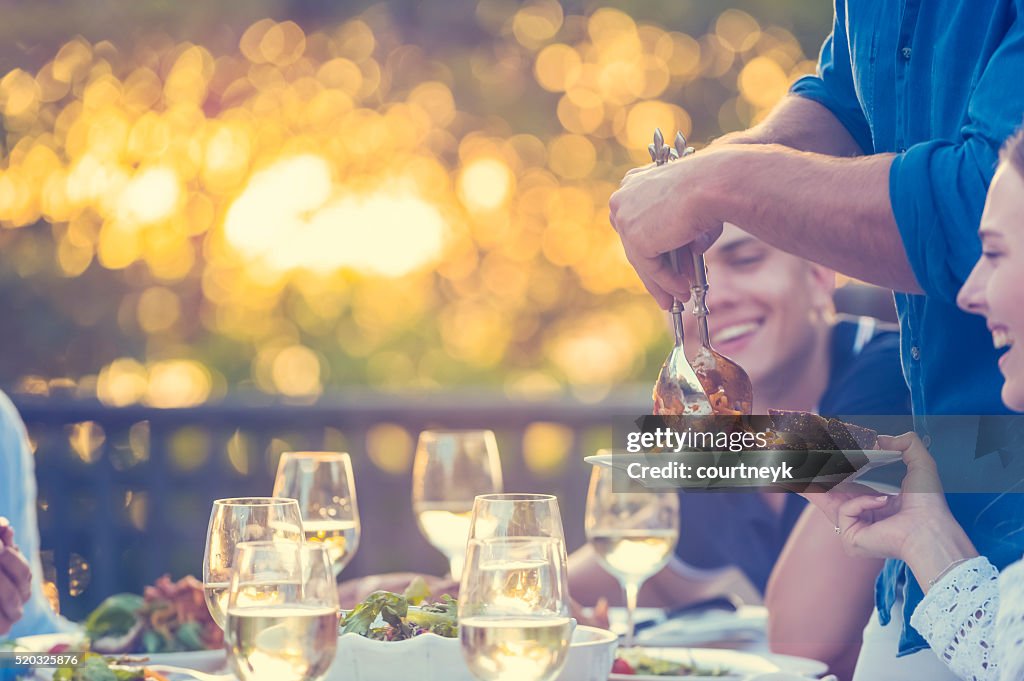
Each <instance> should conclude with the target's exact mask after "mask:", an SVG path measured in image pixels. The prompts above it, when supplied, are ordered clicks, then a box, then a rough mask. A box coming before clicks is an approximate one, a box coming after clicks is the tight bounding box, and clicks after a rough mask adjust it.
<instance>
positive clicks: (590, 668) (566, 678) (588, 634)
mask: <svg viewBox="0 0 1024 681" xmlns="http://www.w3.org/2000/svg"><path fill="white" fill-rule="evenodd" d="M617 644H618V637H617V636H616V635H615V634H613V633H612V632H610V631H606V630H604V629H598V628H596V627H586V626H582V625H577V626H576V628H575V631H574V632H573V637H572V643H571V644H570V646H569V654H568V656H567V658H566V663H565V667H564V668H563V670H562V673H561V674H560V675H559V676H558V677H557V678H558V681H605V680H606V679H607V678H608V672H609V671H610V670H611V668H612V663H613V662H614V660H615V648H616V645H617ZM402 678H416V679H417V681H474V678H473V676H472V675H471V674H470V673H469V669H468V668H467V667H466V663H465V662H464V661H463V659H462V647H461V644H460V642H459V639H457V638H445V637H443V636H438V635H437V634H432V633H426V634H421V635H419V636H415V637H413V638H410V639H406V640H402V641H377V640H373V639H369V638H366V637H364V636H360V635H358V634H343V635H341V636H340V637H339V638H338V653H337V655H336V656H335V658H334V664H333V665H332V666H331V668H330V670H329V671H328V672H327V676H326V677H325V681H394V679H402Z"/></svg>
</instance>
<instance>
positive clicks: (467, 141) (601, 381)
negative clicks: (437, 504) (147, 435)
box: [0, 0, 814, 471]
mask: <svg viewBox="0 0 1024 681" xmlns="http://www.w3.org/2000/svg"><path fill="white" fill-rule="evenodd" d="M723 9H724V11H719V10H709V11H707V12H706V13H705V14H703V16H704V20H703V23H702V24H701V25H700V28H701V32H699V33H692V34H691V31H692V29H693V26H694V24H688V23H687V22H684V21H678V22H673V24H672V25H668V22H666V23H665V25H659V24H657V23H654V22H652V21H649V20H642V19H635V18H633V17H631V16H630V15H629V13H627V12H625V11H622V10H621V9H615V8H610V7H594V8H588V9H587V10H585V11H583V10H579V9H577V8H576V7H575V6H567V5H566V4H565V3H561V2H557V1H556V0H531V1H530V2H526V3H505V2H501V1H500V0H479V1H478V2H477V3H476V10H475V12H474V14H473V16H472V17H470V20H471V21H475V22H476V24H477V26H478V27H479V29H480V30H481V31H484V32H485V33H486V34H487V35H485V36H484V37H485V39H484V40H482V41H481V42H480V43H479V45H472V46H466V45H445V46H444V47H443V48H440V47H438V46H436V45H431V44H429V43H428V42H423V43H422V44H408V43H407V42H404V41H403V38H404V36H403V33H402V31H401V30H400V26H397V25H396V24H394V23H393V20H392V19H390V18H389V17H388V16H387V14H386V13H384V12H376V11H368V12H367V13H365V14H362V15H359V16H358V17H353V18H351V19H349V20H346V21H342V22H340V23H337V24H333V25H323V26H321V27H314V26H311V25H305V24H303V23H302V22H296V21H289V20H285V21H281V20H278V19H271V18H263V19H260V20H258V21H255V22H254V23H252V24H251V25H250V26H248V27H245V28H244V29H242V30H240V31H239V34H238V35H237V42H236V43H233V44H232V45H230V46H228V47H226V48H225V47H224V46H223V45H222V46H221V47H218V48H215V47H213V46H212V43H211V45H206V44H202V43H201V42H186V41H178V42H176V41H175V40H174V39H172V38H170V37H168V36H166V35H140V36H139V37H138V38H137V39H135V38H132V39H128V38H125V39H123V40H122V39H118V40H111V41H104V42H96V43H93V42H90V41H89V40H86V39H85V38H74V39H71V40H68V41H67V42H66V43H65V44H63V45H60V46H59V47H55V48H53V49H52V51H51V52H50V53H49V54H45V53H44V52H43V51H40V54H39V60H38V62H37V66H36V67H29V66H23V67H22V68H10V69H8V70H7V71H6V72H5V73H2V74H0V116H2V121H0V122H2V125H3V130H4V131H5V133H6V139H5V140H4V141H5V145H4V146H3V149H4V159H3V162H2V163H0V239H2V240H3V245H4V247H5V252H6V254H7V255H8V257H9V260H10V262H11V271H12V272H13V273H15V275H16V276H19V277H24V278H29V277H45V276H48V273H52V275H51V278H53V279H56V280H60V281H64V283H65V286H64V287H63V288H61V289H59V290H60V291H61V292H64V291H68V290H71V294H72V298H70V299H69V300H68V301H64V300H59V301H56V302H55V303H54V305H53V307H54V309H55V310H58V311H59V312H58V314H64V316H65V317H66V318H67V320H68V322H69V323H71V324H74V325H80V326H81V327H83V328H94V327H95V325H97V324H99V323H100V322H99V320H102V319H116V322H115V327H116V328H117V329H118V330H119V332H121V333H124V334H126V335H129V336H132V335H133V334H134V337H133V338H136V339H138V340H139V341H140V342H138V343H137V344H136V346H135V347H137V348H138V350H137V351H136V352H137V354H138V356H135V357H128V356H124V355H129V354H132V353H131V351H128V350H124V349H117V350H112V349H111V350H105V352H109V353H110V354H107V355H103V356H97V357H95V358H93V359H91V360H89V361H91V362H94V364H90V365H89V366H85V367H82V368H81V370H80V372H79V373H80V375H78V376H72V378H73V379H74V380H75V386H76V387H75V390H76V391H77V392H78V393H81V394H89V391H92V390H95V393H96V396H97V397H98V398H99V399H100V400H101V401H102V402H103V403H104V404H108V405H111V406H126V405H131V404H138V403H144V404H152V405H155V406H164V407H175V406H189V405H193V404H199V403H201V402H203V401H209V400H213V399H218V398H219V396H220V395H223V394H224V392H225V391H226V390H227V389H229V388H233V387H236V386H239V385H244V386H246V387H248V386H253V387H254V388H255V389H257V390H260V391H263V392H266V393H268V394H273V395H281V396H285V397H287V398H289V399H291V400H294V401H300V402H302V401H306V402H308V401H312V400H315V399H316V398H317V397H318V396H320V395H322V394H324V393H326V392H328V391H330V390H332V389H338V388H343V387H348V386H350V385H352V384H355V383H362V384H364V385H368V386H373V387H376V388H381V389H386V390H400V389H403V388H405V387H408V386H415V387H418V388H419V387H427V388H434V387H438V386H451V385H454V384H459V383H474V382H485V383H489V384H492V385H499V386H503V388H504V389H505V390H506V391H507V392H508V393H509V394H516V395H541V394H543V395H550V394H554V393H555V392H557V391H558V390H559V389H565V388H568V389H569V390H570V391H573V393H574V394H576V395H578V396H584V397H586V398H587V399H593V398H595V396H599V395H600V394H602V393H604V394H606V393H607V391H608V390H610V389H611V386H613V385H614V384H616V383H618V382H621V381H627V380H631V379H636V378H638V377H641V375H643V376H646V375H647V374H649V372H650V371H651V370H654V369H656V367H653V368H652V366H651V365H650V364H649V362H650V361H651V360H650V358H651V357H655V356H660V355H662V353H661V352H660V350H659V351H658V352H652V348H654V347H655V346H659V347H660V345H661V344H663V343H664V342H665V330H664V326H663V325H662V324H660V322H659V321H658V319H657V316H658V315H657V309H656V308H652V307H651V305H650V302H649V300H648V299H647V298H646V297H645V294H644V293H643V287H642V285H641V284H640V282H639V281H638V280H637V278H636V276H635V274H634V273H633V271H632V269H631V268H630V266H629V264H628V262H627V261H626V259H625V257H624V255H623V253H622V249H621V246H620V244H619V241H618V238H617V236H616V235H615V232H614V230H612V228H611V225H610V224H609V222H608V211H607V201H608V198H609V196H610V195H611V193H612V192H613V191H614V190H615V189H616V187H617V186H618V183H619V181H620V179H621V177H622V175H623V174H624V173H625V172H626V171H627V170H629V169H630V168H631V167H633V166H636V165H640V164H645V163H646V162H647V160H648V156H647V145H648V143H649V142H650V140H651V134H652V132H653V130H654V128H656V127H660V128H661V129H662V130H663V131H664V132H665V133H666V135H667V136H671V135H672V133H673V132H674V131H675V130H677V129H678V130H681V131H682V132H684V133H685V134H686V135H687V136H692V137H695V138H696V139H695V145H696V146H698V147H699V146H700V145H701V144H702V143H704V142H706V141H707V140H709V139H711V138H713V137H715V136H717V135H718V134H720V133H721V132H727V131H729V130H732V129H736V128H738V127H741V126H744V125H749V124H750V123H751V122H753V121H756V120H760V118H761V117H763V116H764V115H765V114H766V112H767V111H768V110H769V108H770V107H771V106H772V105H774V103H775V102H777V101H778V99H779V98H780V97H782V96H784V95H785V92H786V90H787V88H788V86H789V84H790V83H791V82H792V81H793V79H795V78H797V77H799V76H800V75H801V74H802V73H806V72H808V71H810V70H812V69H813V67H814V62H813V60H812V59H809V57H808V55H807V54H805V53H804V50H803V48H802V46H801V44H800V42H799V41H798V40H797V39H796V38H795V37H794V35H793V33H792V32H791V31H790V30H789V29H786V28H783V27H780V26H775V25H772V23H771V21H765V20H763V18H762V17H761V16H760V15H759V16H758V17H755V16H753V15H752V14H751V13H749V12H750V11H752V10H749V11H746V12H745V11H741V10H739V9H735V8H728V7H726V8H723ZM681 15H682V14H681ZM300 24H301V25H300ZM225 30H227V29H225ZM40 50H42V48H40ZM79 278H81V280H82V282H83V283H86V282H93V281H95V280H102V281H106V282H116V283H117V291H118V292H119V293H118V295H111V296H110V301H107V302H106V303H102V302H97V297H96V288H95V287H93V286H82V287H80V288H81V291H77V290H75V289H77V288H79V287H73V286H72V287H69V286H67V285H66V284H67V281H66V280H67V279H79ZM103 278H105V279H103ZM40 281H42V279H40ZM104 285H106V284H104ZM53 291H55V292H56V291H58V289H57V288H56V287H54V288H53ZM53 295H54V296H56V297H58V298H59V297H60V295H63V293H60V294H58V293H53ZM75 296H77V297H75ZM104 305H106V307H104ZM597 309H600V310H606V311H607V310H612V309H614V310H615V311H616V314H610V313H602V314H598V313H595V312H587V311H588V310H597ZM619 315H621V319H617V316H619ZM570 319H571V322H570V321H568V320H570ZM622 319H628V320H630V321H629V323H628V324H626V323H624V322H623V321H622ZM117 347H118V348H120V347H121V346H117ZM224 347H233V348H237V349H238V353H239V354H240V355H241V356H243V357H244V359H242V360H241V361H239V360H238V359H237V357H231V358H230V361H229V360H226V359H225V353H224V350H223V348H224ZM183 348H187V351H186V350H184V349H183ZM227 354H230V353H227ZM119 355H120V356H119ZM584 366H587V367H589V369H588V370H586V371H584V370H583V369H581V367H584ZM645 372H646V373H645ZM36 373H37V374H38V370H36ZM23 378H24V377H23ZM39 378H41V380H43V381H44V383H43V384H42V385H46V386H48V385H49V384H48V383H47V381H48V380H49V379H50V378H53V377H39ZM14 382H15V383H17V382H18V381H14ZM20 383H21V384H22V385H25V386H29V387H30V386H33V385H39V384H38V382H37V381H35V380H32V381H29V380H23V381H20ZM382 432H383V433H384V434H383V435H381V436H380V437H381V438H383V439H382V441H383V440H389V439H390V440H389V441H391V440H393V441H394V442H398V441H399V440H401V438H402V436H401V435H398V434H396V433H397V431H395V432H392V431H382ZM538 432H542V431H538ZM542 434H543V433H542ZM538 437H540V435H538ZM544 438H547V439H548V440H551V438H550V437H549V436H548V435H544ZM544 438H541V439H544ZM556 439H557V438H556ZM551 441H554V440H551ZM240 447H241V445H237V446H236V447H235V450H237V451H235V454H234V459H232V465H233V466H234V467H235V468H236V469H239V470H240V469H241V468H244V467H245V465H248V464H246V463H245V462H244V461H243V459H244V458H245V457H244V456H243V455H242V454H240V453H239V452H240V451H241V449H240ZM541 449H549V448H548V447H547V445H545V447H543V448H538V451H540V450H541ZM556 449H557V448H556ZM378 457H379V458H380V460H379V461H378V462H377V463H378V465H381V466H382V467H384V468H385V469H387V470H393V471H398V470H400V469H402V467H403V466H405V465H406V462H405V459H404V458H402V456H399V457H397V458H394V459H390V458H388V457H386V456H384V455H383V454H378ZM541 458H542V459H544V460H545V461H546V460H547V459H546V458H545V457H541ZM552 460H554V459H552ZM539 465H540V464H539ZM542 467H543V466H542Z"/></svg>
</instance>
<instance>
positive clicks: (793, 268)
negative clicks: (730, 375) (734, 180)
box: [683, 225, 835, 391]
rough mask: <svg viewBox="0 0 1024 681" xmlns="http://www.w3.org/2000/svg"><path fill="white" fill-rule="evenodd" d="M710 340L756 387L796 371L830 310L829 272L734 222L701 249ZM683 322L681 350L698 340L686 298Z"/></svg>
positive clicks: (831, 278)
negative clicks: (704, 268) (705, 277)
mask: <svg viewBox="0 0 1024 681" xmlns="http://www.w3.org/2000/svg"><path fill="white" fill-rule="evenodd" d="M704 259H705V262H706V263H707V268H708V284H709V286H710V293H709V295H708V307H709V308H710V309H711V316H710V317H708V328H709V330H710V333H711V345H712V347H714V348H715V350H717V351H718V352H720V353H722V354H723V355H725V356H727V357H729V358H731V359H733V360H735V361H736V362H737V363H739V365H740V366H742V367H743V368H744V369H745V370H746V371H747V374H748V375H749V376H750V379H751V381H753V383H754V386H755V391H756V387H757V384H758V383H759V382H761V381H764V380H766V379H769V380H770V379H772V378H779V379H783V380H784V379H785V378H786V377H787V376H789V375H791V374H792V372H794V371H801V370H802V360H803V359H804V358H806V357H808V356H809V353H810V351H811V349H812V347H813V345H814V343H815V341H816V339H817V338H819V337H820V336H819V333H820V330H821V328H822V326H823V325H824V324H826V323H827V319H826V316H827V312H828V311H830V310H831V305H832V293H833V288H834V281H835V275H834V274H833V272H832V271H831V270H828V269H826V268H824V267H820V266H818V265H813V264H811V263H808V262H807V261H805V260H801V259H800V258H797V257H795V256H792V255H789V254H788V253H784V252H782V251H780V250H778V249H776V248H773V247H771V246H769V245H768V244H766V243H764V242H763V241H760V240H758V239H756V238H754V237H752V236H750V235H749V234H747V233H746V232H743V231H742V230H740V229H739V228H738V227H736V226H734V225H726V226H725V230H724V231H723V233H722V236H721V238H719V239H718V241H716V242H715V244H714V245H713V246H712V247H711V248H710V249H709V250H708V251H707V253H705V255H704ZM686 308H687V309H686V312H685V313H684V315H683V324H684V329H685V334H686V348H687V354H690V353H692V352H693V351H694V350H695V349H696V347H697V343H698V341H699V339H698V336H697V322H696V319H695V318H694V317H693V314H692V313H691V311H692V305H691V304H689V303H688V304H687V305H686Z"/></svg>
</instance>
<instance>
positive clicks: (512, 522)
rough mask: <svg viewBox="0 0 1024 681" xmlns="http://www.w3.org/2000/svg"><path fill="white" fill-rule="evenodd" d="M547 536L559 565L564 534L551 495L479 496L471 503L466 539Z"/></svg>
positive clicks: (563, 561) (560, 519)
mask: <svg viewBox="0 0 1024 681" xmlns="http://www.w3.org/2000/svg"><path fill="white" fill-rule="evenodd" d="M491 537H547V538H550V539H554V540H556V541H557V542H558V544H559V547H558V548H559V555H560V557H561V559H562V563H563V565H568V560H567V559H566V554H565V531H564V530H563V528H562V514H561V512H560V511H559V510H558V497H555V496H554V495H551V494H481V495H479V496H477V498H476V499H475V500H474V501H473V516H472V519H471V520H470V525H469V538H470V539H489V538H491Z"/></svg>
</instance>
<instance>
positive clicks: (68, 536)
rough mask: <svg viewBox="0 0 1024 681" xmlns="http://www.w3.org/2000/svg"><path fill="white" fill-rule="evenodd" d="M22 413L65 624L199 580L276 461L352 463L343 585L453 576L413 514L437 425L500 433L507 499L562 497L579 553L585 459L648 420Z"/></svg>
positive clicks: (469, 406)
mask: <svg viewBox="0 0 1024 681" xmlns="http://www.w3.org/2000/svg"><path fill="white" fill-rule="evenodd" d="M16 404H17V407H18V409H19V411H20V412H21V414H22V417H23V418H24V420H25V422H26V424H27V425H28V429H29V434H30V438H31V440H32V443H33V446H34V448H35V457H36V476H37V479H38V485H39V500H38V503H39V526H40V533H41V545H42V548H43V549H44V550H51V551H53V559H54V564H55V566H56V568H57V570H56V573H57V585H58V587H59V590H60V594H61V605H62V610H63V611H64V612H65V613H66V614H68V615H69V616H72V617H81V616H83V615H84V614H86V613H87V612H88V611H89V610H90V609H91V608H92V607H94V606H95V605H96V604H97V603H98V602H99V601H100V600H102V599H103V598H104V597H106V596H107V595H109V594H111V593H114V592H118V591H134V592H139V591H140V590H141V588H142V587H143V586H145V585H146V584H148V583H151V582H152V581H153V580H154V579H156V578H157V577H159V576H160V575H162V574H164V573H170V574H171V575H172V576H174V577H179V576H182V575H185V574H194V575H197V576H200V574H201V570H202V552H203V546H204V542H205V534H206V528H207V522H208V520H209V512H210V507H211V504H212V502H213V500H214V499H217V498H220V497H232V496H245V495H266V494H269V493H270V491H271V488H272V486H273V475H274V471H275V470H276V465H277V459H278V456H279V455H280V453H281V452H283V451H290V450H302V449H327V450H335V451H348V452H349V453H350V454H351V455H352V457H353V466H354V469H355V476H356V484H357V494H358V497H359V507H360V515H361V519H362V532H363V534H362V540H361V542H360V547H359V550H358V553H357V554H356V556H355V558H354V560H353V561H352V563H350V564H349V566H348V567H347V568H346V572H345V576H346V577H354V576H358V575H363V574H371V573H375V572H382V571H392V570H422V571H427V572H431V573H434V574H442V573H444V572H445V570H446V567H447V562H446V561H445V560H444V558H443V557H442V556H441V554H440V553H438V552H437V551H436V550H434V549H433V548H432V547H431V546H430V545H429V544H428V543H427V542H426V540H425V539H423V537H422V536H420V534H419V531H418V529H417V526H416V523H415V520H414V518H413V515H412V507H411V500H410V489H411V488H410V482H411V478H410V469H411V463H412V455H413V450H414V447H415V440H416V436H417V434H418V433H419V431H420V430H422V429H424V428H429V427H450V428H491V429H493V430H494V431H495V432H496V434H497V437H498V444H499V448H500V451H501V460H502V467H503V472H504V477H505V488H506V491H535V492H547V493H552V494H557V495H558V497H559V499H560V503H561V505H562V510H563V521H564V524H565V532H566V540H567V544H568V546H569V548H570V550H571V549H572V548H574V547H576V546H578V545H580V544H581V543H582V542H583V506H584V502H585V498H586V488H587V482H588V478H589V474H590V470H589V466H588V465H587V464H585V463H584V462H583V461H582V458H583V457H584V456H586V455H587V454H591V453H593V452H594V451H595V450H596V449H598V448H600V447H603V446H608V444H609V443H610V442H611V431H610V427H609V425H608V424H610V423H611V421H612V417H613V416H616V415H624V414H640V413H643V412H645V411H646V410H647V409H648V408H649V405H648V402H647V400H645V399H643V398H642V396H641V397H640V398H638V399H620V400H618V401H604V402H601V403H599V404H582V403H578V402H571V401H568V400H565V401H544V402H510V401H508V400H504V399H500V398H498V397H496V396H495V395H493V394H491V395H482V396H477V395H461V396H451V395H449V396H438V397H431V398H423V399H416V398H407V397H384V396H367V397H358V398H351V399H344V400H337V401H332V402H326V403H321V404H317V405H315V406H289V405H264V406H246V405H241V404H231V403H228V404H219V405H211V406H203V407H197V408H189V409H153V408H146V407H124V408H112V407H106V406H103V405H101V404H99V403H97V402H87V401H76V400H65V399H56V398H49V399H45V400H42V399H34V398H22V399H20V400H16Z"/></svg>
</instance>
